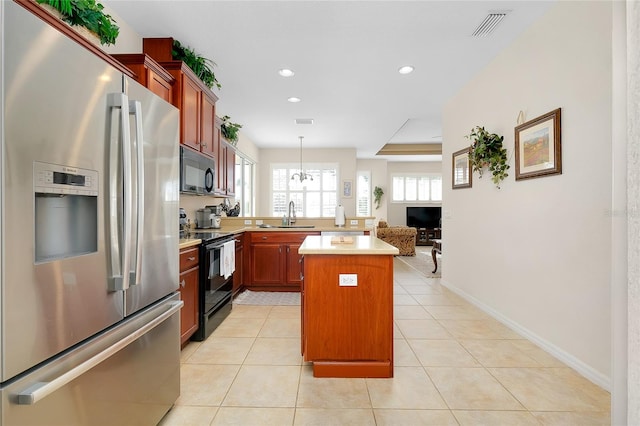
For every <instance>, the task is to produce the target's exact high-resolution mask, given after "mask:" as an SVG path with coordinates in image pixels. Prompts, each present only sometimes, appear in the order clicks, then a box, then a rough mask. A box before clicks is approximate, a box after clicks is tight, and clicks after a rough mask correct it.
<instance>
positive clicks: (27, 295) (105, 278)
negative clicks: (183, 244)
mask: <svg viewBox="0 0 640 426" xmlns="http://www.w3.org/2000/svg"><path fill="white" fill-rule="evenodd" d="M0 16H1V20H2V22H1V24H2V25H1V27H2V35H1V40H0V41H1V42H2V49H1V52H2V55H1V59H0V61H1V65H2V75H3V80H2V81H3V83H2V86H1V92H0V95H1V96H0V98H1V99H2V103H1V104H0V105H1V108H2V114H1V115H0V117H1V118H0V120H1V121H0V125H1V129H2V132H1V136H2V145H1V146H2V149H1V151H0V159H1V162H0V172H1V173H0V190H1V198H0V205H1V207H2V208H1V215H0V221H1V226H0V236H1V237H2V246H1V256H0V259H1V262H2V263H1V293H0V313H1V321H0V333H1V334H0V338H1V340H0V349H1V359H0V376H1V380H0V381H1V383H0V392H1V401H2V402H1V406H0V410H1V411H0V419H1V423H2V424H3V425H22V424H29V425H36V424H42V425H55V424H60V425H71V424H82V425H89V424H90V425H97V424H109V425H125V424H156V423H157V422H158V421H159V420H160V419H161V418H162V416H163V415H164V414H165V413H166V412H167V411H168V410H169V409H170V408H171V406H172V404H173V403H174V402H175V400H176V399H177V397H178V395H179V390H180V365H179V357H180V346H179V333H180V332H179V325H180V324H179V322H180V319H179V309H180V307H181V305H182V302H181V301H180V300H179V296H178V293H177V292H176V290H177V288H178V274H179V271H178V220H177V218H178V204H179V192H178V191H179V190H178V186H179V161H178V131H179V113H178V110H177V109H175V108H174V107H173V106H171V105H170V104H168V103H166V102H165V101H163V100H162V99H160V98H159V97H157V96H155V95H153V94H152V93H151V92H149V91H148V90H147V89H146V88H144V87H142V86H140V85H139V84H137V83H136V82H134V81H132V80H131V79H129V78H127V77H126V76H124V75H123V74H122V73H121V72H119V71H118V70H116V69H115V68H113V67H111V66H110V65H109V64H107V63H106V62H104V61H103V60H101V59H100V58H98V57H97V56H95V55H93V54H92V53H90V52H89V51H87V50H86V49H84V48H83V47H81V46H79V45H78V44H76V43H75V42H74V41H72V40H71V39H69V38H68V37H66V36H65V35H63V34H61V33H60V32H58V31H57V30H55V29H53V28H52V27H50V26H49V25H48V24H46V23H44V22H43V21H41V20H40V19H39V18H37V17H36V16H34V15H33V14H32V13H31V12H29V11H27V10H25V9H23V8H22V6H20V5H18V4H16V3H14V2H12V1H2V2H0Z"/></svg>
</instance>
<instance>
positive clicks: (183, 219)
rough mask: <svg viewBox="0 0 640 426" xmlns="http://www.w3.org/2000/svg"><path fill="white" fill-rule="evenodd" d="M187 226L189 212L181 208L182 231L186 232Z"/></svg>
mask: <svg viewBox="0 0 640 426" xmlns="http://www.w3.org/2000/svg"><path fill="white" fill-rule="evenodd" d="M186 224H187V212H186V211H185V209H183V208H182V207H180V231H184V226H185V225H186Z"/></svg>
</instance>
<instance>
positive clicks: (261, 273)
mask: <svg viewBox="0 0 640 426" xmlns="http://www.w3.org/2000/svg"><path fill="white" fill-rule="evenodd" d="M308 235H320V233H319V232H287V231H283V232H273V231H269V232H249V233H247V237H246V238H247V240H246V241H247V242H248V244H249V277H245V281H247V282H245V287H247V288H249V289H254V290H269V291H300V285H301V282H302V281H301V275H302V263H301V258H302V256H301V255H300V254H298V248H300V245H301V244H302V242H303V241H304V239H305V238H306V237H307V236H308Z"/></svg>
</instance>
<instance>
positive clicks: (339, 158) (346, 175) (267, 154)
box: [256, 148, 356, 217]
mask: <svg viewBox="0 0 640 426" xmlns="http://www.w3.org/2000/svg"><path fill="white" fill-rule="evenodd" d="M259 155H260V164H259V167H258V171H257V187H256V188H257V191H258V193H259V195H258V197H257V206H256V207H257V209H256V215H257V216H271V211H270V206H271V199H270V197H271V190H270V188H271V164H274V163H280V164H281V163H295V164H300V150H298V149H260V150H259ZM308 163H337V164H338V167H339V170H340V172H339V173H340V176H339V185H340V190H341V189H342V181H343V180H345V179H349V180H351V181H353V182H355V178H356V150H355V148H343V149H304V151H303V165H302V167H303V168H306V167H307V166H305V165H306V164H308ZM340 193H341V192H340ZM338 204H342V205H343V206H344V209H345V214H346V215H347V217H349V216H355V215H356V207H355V205H356V204H355V197H351V198H340V197H339V198H338Z"/></svg>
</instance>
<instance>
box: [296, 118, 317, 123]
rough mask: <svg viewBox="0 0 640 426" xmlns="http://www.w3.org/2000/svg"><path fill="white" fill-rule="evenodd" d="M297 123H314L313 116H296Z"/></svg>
mask: <svg viewBox="0 0 640 426" xmlns="http://www.w3.org/2000/svg"><path fill="white" fill-rule="evenodd" d="M296 124H313V118H296Z"/></svg>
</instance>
